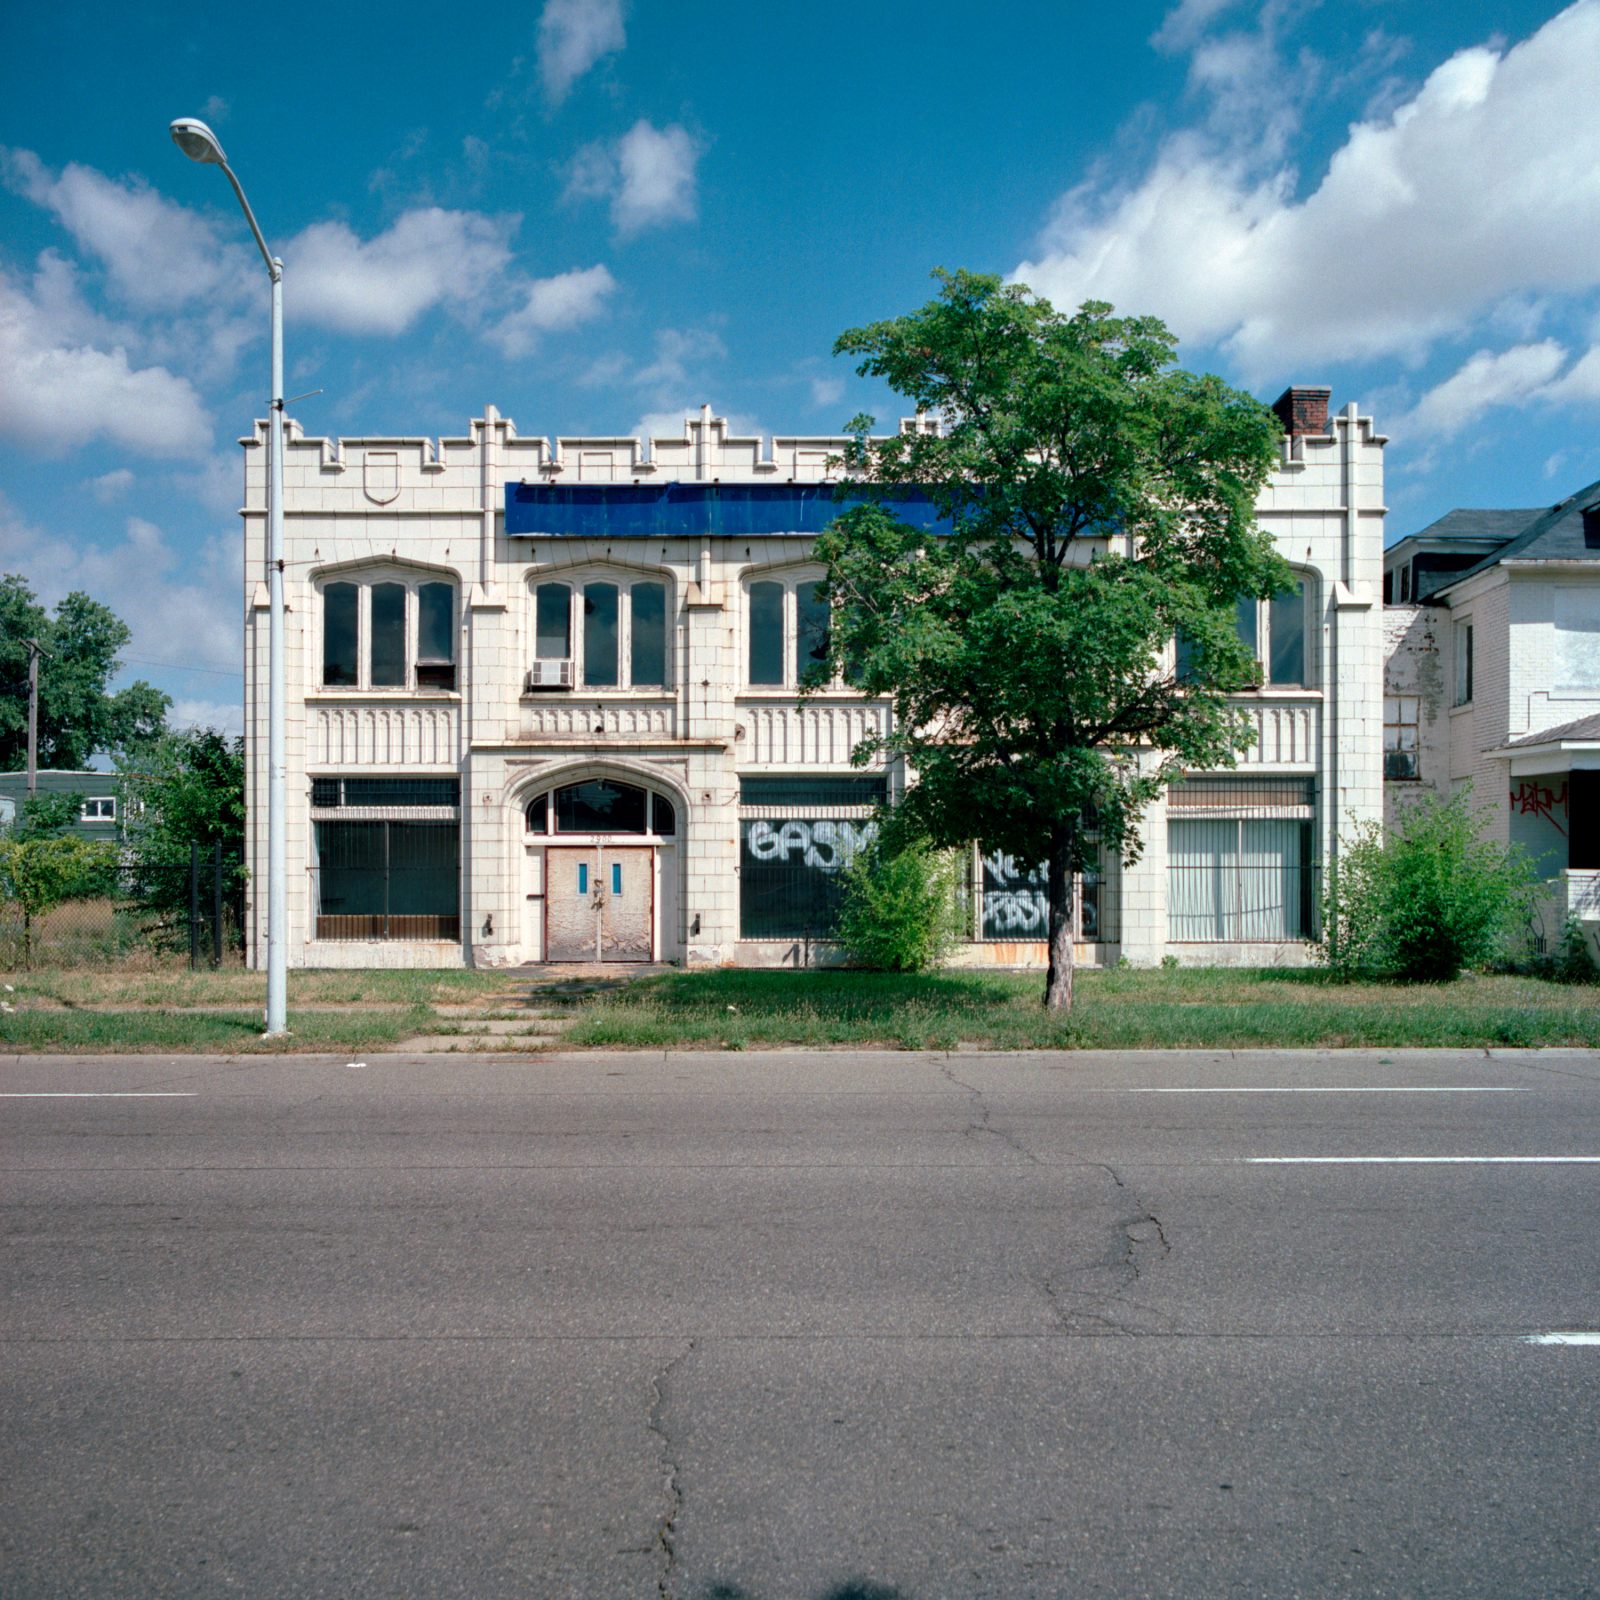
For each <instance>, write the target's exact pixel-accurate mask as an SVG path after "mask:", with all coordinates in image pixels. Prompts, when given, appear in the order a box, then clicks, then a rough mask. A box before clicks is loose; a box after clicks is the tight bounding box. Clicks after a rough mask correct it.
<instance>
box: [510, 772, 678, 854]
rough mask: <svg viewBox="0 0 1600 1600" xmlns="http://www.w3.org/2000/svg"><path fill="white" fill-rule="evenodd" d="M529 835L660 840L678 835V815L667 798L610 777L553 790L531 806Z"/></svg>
mask: <svg viewBox="0 0 1600 1600" xmlns="http://www.w3.org/2000/svg"><path fill="white" fill-rule="evenodd" d="M524 817H525V818H526V821H527V830H528V832H529V833H643V834H653V835H655V837H657V838H660V839H670V838H673V837H674V836H675V835H676V834H677V832H678V813H677V811H676V809H675V808H674V807H673V804H672V802H671V801H670V800H668V799H667V797H666V796H665V795H660V794H655V793H653V792H652V791H651V790H649V789H641V788H638V787H637V786H635V785H634V784H631V783H616V782H614V781H613V780H612V779H610V778H591V779H589V780H588V782H586V783H569V784H567V785H566V786H565V787H564V788H560V789H551V790H550V791H549V792H548V793H546V794H541V795H539V796H538V797H537V798H536V799H534V800H531V801H530V802H529V803H528V807H527V810H526V811H525V812H524Z"/></svg>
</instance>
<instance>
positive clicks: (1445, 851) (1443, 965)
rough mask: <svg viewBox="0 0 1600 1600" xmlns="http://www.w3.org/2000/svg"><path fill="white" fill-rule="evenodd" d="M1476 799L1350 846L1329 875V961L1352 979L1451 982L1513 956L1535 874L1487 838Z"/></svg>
mask: <svg viewBox="0 0 1600 1600" xmlns="http://www.w3.org/2000/svg"><path fill="white" fill-rule="evenodd" d="M1468 802H1469V791H1468V790H1462V791H1461V792H1460V793H1459V794H1456V795H1454V796H1452V797H1451V798H1450V799H1449V800H1448V801H1444V802H1440V801H1436V800H1424V801H1420V802H1418V803H1417V804H1415V805H1412V806H1410V807H1408V808H1407V809H1406V811H1405V812H1404V813H1403V814H1402V815H1401V817H1400V818H1399V819H1398V821H1397V823H1396V825H1395V827H1394V829H1393V830H1392V831H1391V832H1389V833H1388V834H1385V833H1384V832H1383V830H1382V829H1381V828H1380V827H1379V826H1378V825H1377V824H1376V823H1367V824H1364V825H1362V826H1359V827H1358V828H1357V829H1356V830H1355V832H1354V834H1353V835H1352V836H1351V837H1349V838H1347V839H1346V840H1345V841H1344V842H1343V845H1342V848H1341V851H1340V859H1339V860H1338V862H1337V863H1336V864H1335V865H1334V866H1333V867H1332V868H1331V869H1330V871H1329V873H1328V887H1327V894H1326V897H1325V900H1324V903H1323V918H1322V925H1323V930H1324V934H1323V944H1322V947H1321V955H1322V957H1323V959H1324V960H1325V961H1326V962H1327V963H1328V965H1329V966H1330V967H1331V968H1332V969H1333V970H1334V971H1335V972H1337V973H1339V974H1340V975H1341V976H1343V977H1353V976H1355V975H1357V974H1363V975H1370V976H1374V977H1382V978H1396V979H1401V980H1404V981H1408V982H1448V981H1449V980H1450V979H1452V978H1454V977H1456V976H1457V975H1458V974H1459V973H1460V972H1461V971H1462V969H1463V968H1466V967H1481V966H1484V965H1485V964H1487V963H1488V962H1490V961H1492V960H1494V959H1495V958H1496V957H1498V956H1501V955H1503V954H1504V953H1505V952H1506V951H1507V949H1508V948H1509V945H1510V942H1511V939H1512V937H1513V936H1514V935H1515V934H1516V932H1517V931H1518V930H1519V929H1521V928H1522V927H1523V926H1524V925H1525V923H1526V922H1527V919H1528V916H1529V914H1530V912H1531V909H1532V904H1533V897H1534V894H1535V893H1536V889H1535V884H1534V878H1533V873H1532V870H1531V869H1530V867H1529V866H1528V864H1527V861H1526V859H1525V858H1524V856H1523V855H1522V852H1521V851H1520V850H1518V849H1517V848H1516V847H1515V846H1509V847H1508V846H1506V845H1501V844H1496V843H1494V842H1493V841H1492V840H1488V839H1484V838H1481V837H1480V836H1479V832H1478V819H1477V818H1476V817H1474V815H1473V813H1472V812H1471V811H1470V810H1469V809H1468Z"/></svg>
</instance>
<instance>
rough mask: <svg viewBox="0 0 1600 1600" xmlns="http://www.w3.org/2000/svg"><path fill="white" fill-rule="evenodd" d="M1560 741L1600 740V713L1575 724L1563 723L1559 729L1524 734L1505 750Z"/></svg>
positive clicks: (1546, 729) (1579, 719) (1583, 718)
mask: <svg viewBox="0 0 1600 1600" xmlns="http://www.w3.org/2000/svg"><path fill="white" fill-rule="evenodd" d="M1561 739H1600V711H1597V712H1596V713H1595V714H1594V715H1593V716H1592V717H1579V718H1578V720H1577V721H1576V722H1563V723H1562V724H1561V725H1560V726H1559V727H1555V728H1545V729H1544V730H1542V731H1541V732H1539V733H1529V734H1524V735H1523V737H1522V738H1520V739H1513V740H1512V741H1511V742H1510V744H1508V745H1507V746H1506V749H1508V750H1515V749H1516V748H1517V747H1518V746H1519V745H1529V744H1555V743H1557V741H1559V740H1561Z"/></svg>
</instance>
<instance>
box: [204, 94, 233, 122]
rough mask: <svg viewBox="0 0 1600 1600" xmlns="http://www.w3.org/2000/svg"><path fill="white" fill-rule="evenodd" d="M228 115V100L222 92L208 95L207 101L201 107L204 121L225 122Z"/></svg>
mask: <svg viewBox="0 0 1600 1600" xmlns="http://www.w3.org/2000/svg"><path fill="white" fill-rule="evenodd" d="M227 116H228V102H227V101H226V100H224V99H223V98H222V96H221V95H220V94H213V95H207V96H206V103H205V104H204V105H203V106H201V107H200V120H201V121H202V122H225V121H226V120H227Z"/></svg>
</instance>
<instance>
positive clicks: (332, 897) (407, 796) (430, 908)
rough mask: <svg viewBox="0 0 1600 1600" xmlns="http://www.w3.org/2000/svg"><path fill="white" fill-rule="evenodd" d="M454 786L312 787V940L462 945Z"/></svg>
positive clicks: (390, 782)
mask: <svg viewBox="0 0 1600 1600" xmlns="http://www.w3.org/2000/svg"><path fill="white" fill-rule="evenodd" d="M460 798H461V784H460V780H459V779H456V778H426V777H416V778H405V777H370V778H369V777H361V778H345V777H333V778H313V779H312V780H311V816H312V844H313V855H312V864H311V888H312V897H313V901H314V904H315V908H316V936H317V938H319V939H333V940H369V939H377V940H395V939H414V940H436V939H459V938H460V937H461V898H460V896H461V890H460V876H461V872H460V863H461V826H460V822H459V820H458V807H459V803H460Z"/></svg>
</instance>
